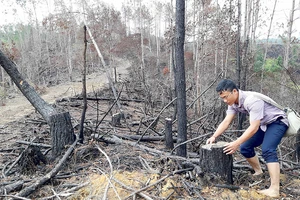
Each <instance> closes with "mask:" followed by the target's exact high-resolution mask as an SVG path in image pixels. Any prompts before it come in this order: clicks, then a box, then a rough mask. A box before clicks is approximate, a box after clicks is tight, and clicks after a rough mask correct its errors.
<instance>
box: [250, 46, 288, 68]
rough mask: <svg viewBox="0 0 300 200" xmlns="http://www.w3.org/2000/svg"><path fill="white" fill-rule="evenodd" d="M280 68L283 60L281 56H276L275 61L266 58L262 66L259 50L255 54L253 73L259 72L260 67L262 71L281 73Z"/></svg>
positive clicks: (262, 59) (262, 61)
mask: <svg viewBox="0 0 300 200" xmlns="http://www.w3.org/2000/svg"><path fill="white" fill-rule="evenodd" d="M281 66H283V59H282V57H281V56H278V58H277V59H274V58H267V59H266V61H265V64H264V55H263V52H262V51H261V50H260V51H257V52H256V58H255V63H254V70H255V71H261V70H262V67H264V71H267V72H277V71H281V69H282V67H281Z"/></svg>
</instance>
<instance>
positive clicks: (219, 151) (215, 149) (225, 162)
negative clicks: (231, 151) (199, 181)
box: [199, 142, 233, 184]
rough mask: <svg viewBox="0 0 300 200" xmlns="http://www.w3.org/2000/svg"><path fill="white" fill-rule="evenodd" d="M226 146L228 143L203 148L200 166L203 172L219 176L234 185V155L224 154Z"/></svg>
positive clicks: (201, 149)
mask: <svg viewBox="0 0 300 200" xmlns="http://www.w3.org/2000/svg"><path fill="white" fill-rule="evenodd" d="M226 144H227V142H218V143H214V144H209V145H203V146H201V148H200V151H199V154H200V166H201V168H202V170H203V172H206V173H214V174H217V175H219V176H220V177H221V178H222V179H223V180H224V181H226V182H227V183H228V184H232V183H233V178H232V168H233V158H232V155H226V154H225V153H223V148H224V147H225V145H226Z"/></svg>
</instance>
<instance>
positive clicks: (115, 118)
mask: <svg viewBox="0 0 300 200" xmlns="http://www.w3.org/2000/svg"><path fill="white" fill-rule="evenodd" d="M121 117H122V115H121V113H115V114H113V115H112V117H111V125H112V126H120V125H121Z"/></svg>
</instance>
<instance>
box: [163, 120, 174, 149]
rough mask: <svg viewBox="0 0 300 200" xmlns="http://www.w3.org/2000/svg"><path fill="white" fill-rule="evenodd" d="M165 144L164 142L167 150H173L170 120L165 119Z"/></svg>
mask: <svg viewBox="0 0 300 200" xmlns="http://www.w3.org/2000/svg"><path fill="white" fill-rule="evenodd" d="M165 121H166V124H165V142H166V148H167V149H173V148H174V141H173V135H172V119H171V118H166V119H165Z"/></svg>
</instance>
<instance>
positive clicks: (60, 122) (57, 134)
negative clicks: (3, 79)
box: [0, 50, 75, 158]
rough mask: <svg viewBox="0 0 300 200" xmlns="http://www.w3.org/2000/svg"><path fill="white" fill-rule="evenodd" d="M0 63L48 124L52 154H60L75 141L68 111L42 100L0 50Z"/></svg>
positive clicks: (54, 155)
mask: <svg viewBox="0 0 300 200" xmlns="http://www.w3.org/2000/svg"><path fill="white" fill-rule="evenodd" d="M0 65H1V66H2V67H3V69H4V70H5V71H6V73H7V74H8V75H9V76H10V78H11V79H12V81H13V82H14V83H15V84H16V86H17V87H18V88H19V90H20V91H21V92H22V94H23V95H24V96H25V97H26V98H27V99H28V101H29V102H30V103H31V105H32V106H33V107H34V108H35V109H36V110H37V111H38V112H39V113H40V114H41V115H42V117H43V118H44V119H45V120H46V122H47V123H48V125H49V126H50V133H51V137H52V156H53V158H55V157H56V156H58V155H60V154H61V152H62V150H63V149H64V147H65V145H69V144H72V143H73V142H74V141H75V135H74V130H73V126H72V123H71V116H70V114H69V112H59V111H58V110H56V109H54V108H53V107H52V106H51V105H50V104H48V103H47V102H46V101H44V100H43V99H42V98H41V96H40V95H39V94H38V93H37V92H36V91H35V89H34V88H33V87H32V86H31V85H30V84H29V83H28V82H27V81H26V80H25V79H24V78H23V76H22V75H21V74H20V72H19V71H18V69H17V66H16V64H15V63H14V62H12V61H11V60H10V59H8V58H7V56H6V55H5V54H4V53H3V52H2V51H1V50H0Z"/></svg>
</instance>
